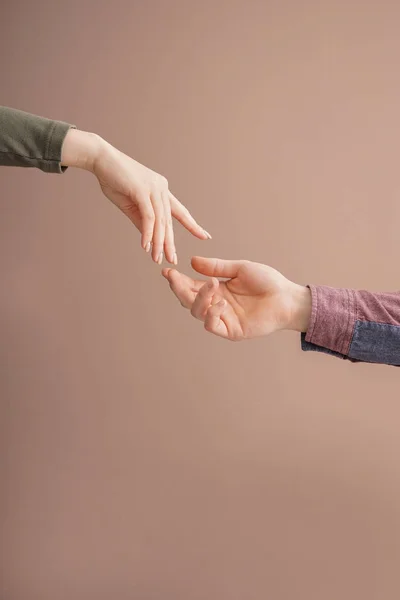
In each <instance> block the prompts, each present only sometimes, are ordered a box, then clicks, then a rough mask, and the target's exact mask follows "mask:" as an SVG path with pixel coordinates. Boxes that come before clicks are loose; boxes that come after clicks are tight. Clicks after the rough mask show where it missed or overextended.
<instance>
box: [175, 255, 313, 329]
mask: <svg viewBox="0 0 400 600" xmlns="http://www.w3.org/2000/svg"><path fill="white" fill-rule="evenodd" d="M192 266H193V268H194V269H195V270H196V271H197V272H198V273H201V274H202V275H206V276H208V277H209V278H210V279H209V280H208V281H204V280H197V279H196V280H194V279H191V278H190V277H187V276H186V275H184V274H182V273H180V272H178V271H177V270H175V269H171V268H167V269H164V270H163V275H164V277H165V278H166V279H167V280H168V282H169V284H170V287H171V289H172V291H173V292H174V294H175V295H176V297H177V298H178V300H179V301H180V302H181V304H182V306H184V307H185V308H188V309H190V311H191V314H192V316H194V317H195V318H197V319H199V320H201V321H203V322H204V326H205V329H206V330H207V331H209V332H210V333H213V334H215V335H218V336H220V337H223V338H226V339H229V340H232V341H240V340H244V339H250V338H255V337H259V336H263V335H268V334H270V333H273V332H274V331H277V330H279V329H293V330H297V331H306V330H307V327H308V322H309V319H310V314H311V296H310V292H309V290H308V288H306V287H303V286H300V285H297V284H295V283H293V282H291V281H289V280H288V279H286V278H285V277H284V276H283V275H282V274H281V273H279V272H278V271H276V270H275V269H273V268H271V267H268V266H266V265H262V264H258V263H253V262H249V261H240V260H239V261H232V260H221V259H211V258H199V257H196V258H193V260H192ZM217 278H224V279H227V281H219V280H218V279H217Z"/></svg>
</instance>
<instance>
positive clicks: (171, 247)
mask: <svg viewBox="0 0 400 600" xmlns="http://www.w3.org/2000/svg"><path fill="white" fill-rule="evenodd" d="M162 201H163V205H164V214H165V241H164V250H165V257H166V259H167V260H168V262H170V263H171V264H173V265H176V264H178V257H177V254H176V248H175V240H174V228H173V225H172V215H171V204H170V201H169V194H168V190H165V191H163V192H162Z"/></svg>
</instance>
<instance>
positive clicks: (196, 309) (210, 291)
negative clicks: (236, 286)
mask: <svg viewBox="0 0 400 600" xmlns="http://www.w3.org/2000/svg"><path fill="white" fill-rule="evenodd" d="M218 286H219V281H218V279H215V278H213V279H210V281H207V282H206V283H205V284H204V285H203V286H202V287H201V288H200V290H199V292H198V294H197V296H196V298H195V301H194V302H193V306H192V309H191V313H192V316H193V317H195V318H196V319H200V321H204V319H205V316H206V314H207V310H208V309H209V308H210V306H211V304H212V299H213V296H214V295H215V293H216V292H217V290H218Z"/></svg>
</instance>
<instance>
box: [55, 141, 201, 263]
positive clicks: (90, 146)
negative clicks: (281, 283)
mask: <svg viewBox="0 0 400 600" xmlns="http://www.w3.org/2000/svg"><path fill="white" fill-rule="evenodd" d="M61 163H62V165H63V166H66V167H77V168H81V169H85V170H86V171H89V172H90V173H93V175H95V177H97V180H98V182H99V184H100V188H101V190H102V192H103V194H104V195H105V196H106V198H108V199H109V200H110V201H111V202H112V203H113V204H115V206H117V207H118V208H119V209H120V210H121V211H122V212H123V213H124V215H126V216H127V217H128V218H129V219H130V220H131V221H132V223H133V224H134V225H135V227H136V228H137V229H138V230H139V231H140V233H141V244H142V248H143V249H144V250H145V251H146V252H150V251H151V256H152V258H153V260H154V261H155V262H156V263H158V264H161V263H162V261H163V257H164V255H165V257H166V259H167V261H168V262H170V263H171V264H175V265H176V264H177V262H178V257H177V252H176V247H175V241H174V230H173V218H175V219H176V220H177V221H179V222H180V223H181V224H182V225H183V226H184V227H185V228H186V229H187V230H188V231H190V233H192V234H193V235H194V236H196V237H197V238H199V239H201V240H207V239H211V235H210V234H209V233H208V232H207V231H205V230H204V229H203V228H202V227H201V226H200V225H199V224H198V223H197V222H196V221H195V219H194V218H193V217H192V216H191V214H190V213H189V211H188V209H187V208H186V207H185V206H183V204H181V203H180V202H179V200H177V198H175V196H174V195H173V194H172V192H171V191H170V190H169V187H168V181H167V180H166V178H165V177H163V176H162V175H159V174H158V173H156V172H155V171H152V170H151V169H149V168H147V167H145V166H144V165H142V164H140V163H138V162H137V161H136V160H134V159H133V158H131V157H130V156H127V155H126V154H123V153H122V152H120V151H119V150H117V149H116V148H114V147H113V146H112V145H111V144H109V143H108V142H106V141H105V140H103V139H102V138H101V137H100V136H98V135H96V134H93V133H88V132H85V131H79V130H77V129H70V131H69V132H68V133H67V135H66V138H65V140H64V144H63V149H62V157H61Z"/></svg>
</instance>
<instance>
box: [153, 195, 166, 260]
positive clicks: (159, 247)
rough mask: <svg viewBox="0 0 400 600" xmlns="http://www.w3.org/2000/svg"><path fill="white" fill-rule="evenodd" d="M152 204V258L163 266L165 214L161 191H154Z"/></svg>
mask: <svg viewBox="0 0 400 600" xmlns="http://www.w3.org/2000/svg"><path fill="white" fill-rule="evenodd" d="M151 202H152V205H153V210H154V215H155V223H154V233H153V252H152V256H153V260H154V262H156V263H158V264H159V265H161V263H162V261H163V255H164V253H163V249H164V240H165V213H164V204H163V201H162V196H161V192H160V191H159V190H157V189H154V190H153V191H152V194H151Z"/></svg>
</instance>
